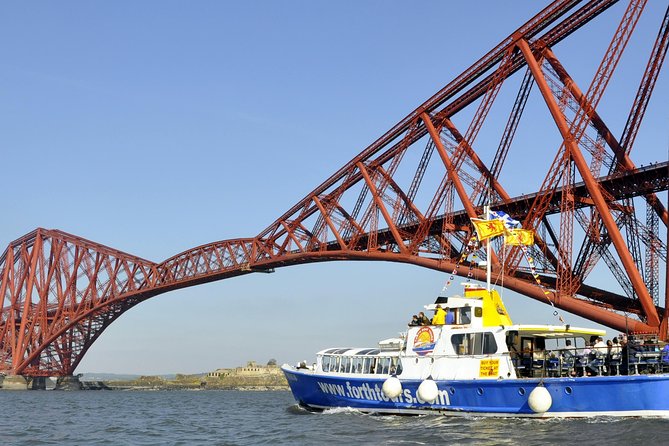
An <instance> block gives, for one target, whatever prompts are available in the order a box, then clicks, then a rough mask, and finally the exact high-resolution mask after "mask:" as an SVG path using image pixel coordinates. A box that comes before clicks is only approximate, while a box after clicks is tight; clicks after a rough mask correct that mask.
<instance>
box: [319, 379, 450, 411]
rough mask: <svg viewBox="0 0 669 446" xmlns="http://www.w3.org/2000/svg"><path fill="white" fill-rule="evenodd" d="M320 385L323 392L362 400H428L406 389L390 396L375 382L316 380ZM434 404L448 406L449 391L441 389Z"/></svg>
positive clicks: (396, 401) (410, 402) (410, 401)
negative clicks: (340, 382)
mask: <svg viewBox="0 0 669 446" xmlns="http://www.w3.org/2000/svg"><path fill="white" fill-rule="evenodd" d="M316 383H317V384H318V387H320V389H321V391H322V392H323V393H326V394H328V395H334V396H342V397H346V398H356V399H360V400H368V401H392V402H394V403H407V404H415V403H420V404H425V403H426V402H427V401H423V400H422V399H421V398H420V397H418V395H413V393H412V392H411V390H409V389H404V392H402V394H400V396H398V397H395V398H388V397H387V396H386V395H384V394H383V391H382V390H381V387H379V385H378V384H374V387H371V386H370V385H369V384H368V383H363V384H361V385H351V383H350V382H349V381H346V385H344V384H331V383H323V382H320V381H316ZM433 404H441V405H444V406H448V405H450V404H451V401H450V398H449V396H448V391H446V390H440V391H439V395H438V396H437V399H436V400H435V401H434V403H433Z"/></svg>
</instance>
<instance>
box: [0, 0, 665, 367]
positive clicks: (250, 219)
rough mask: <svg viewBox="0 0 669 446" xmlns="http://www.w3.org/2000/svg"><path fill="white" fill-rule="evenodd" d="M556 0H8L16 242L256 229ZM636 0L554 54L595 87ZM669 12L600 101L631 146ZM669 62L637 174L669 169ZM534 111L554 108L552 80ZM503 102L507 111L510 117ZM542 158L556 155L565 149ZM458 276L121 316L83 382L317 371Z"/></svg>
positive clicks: (287, 289) (534, 101)
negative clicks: (31, 235)
mask: <svg viewBox="0 0 669 446" xmlns="http://www.w3.org/2000/svg"><path fill="white" fill-rule="evenodd" d="M547 3H548V2H545V1H544V2H535V1H529V0H516V1H508V2H499V1H479V2H441V1H417V2H400V1H381V0H378V1H342V2H325V1H320V2H319V1H283V2H275V1H269V0H268V1H248V2H240V1H234V2H233V1H198V2H184V1H142V2H135V1H116V2H102V1H93V2H91V1H70V2H46V1H42V2H5V3H4V4H3V5H2V6H0V41H2V44H1V45H0V60H2V64H1V67H2V68H1V69H0V85H1V86H2V87H1V88H0V167H1V172H2V174H1V176H0V180H1V181H2V213H1V214H0V216H1V218H0V249H4V248H5V247H6V246H7V244H8V243H9V242H10V241H11V240H14V239H16V238H18V237H20V236H22V235H23V234H25V233H27V232H29V231H31V230H32V229H34V228H36V227H45V228H56V229H61V230H64V231H66V232H70V233H73V234H76V235H79V236H82V237H84V238H87V239H90V240H94V241H96V242H99V243H102V244H105V245H108V246H111V247H114V248H117V249H120V250H122V251H125V252H128V253H132V254H135V255H137V256H140V257H143V258H146V259H149V260H153V261H156V262H157V261H161V260H163V259H165V258H167V257H170V256H172V255H174V254H176V253H178V252H181V251H183V250H185V249H188V248H190V247H193V246H196V245H200V244H204V243H208V242H212V241H216V240H222V239H229V238H238V237H249V236H254V235H256V234H258V233H259V232H260V231H261V230H262V229H264V228H265V227H267V226H268V225H269V224H271V223H272V222H273V221H274V220H275V219H276V218H277V217H279V216H280V215H281V214H283V213H284V212H285V211H286V210H287V209H288V208H290V207H291V206H292V205H293V204H295V203H296V202H298V201H299V200H300V199H301V198H302V197H303V196H305V195H306V194H307V193H308V192H309V191H311V190H312V189H314V188H315V187H316V186H317V185H318V184H320V183H321V182H322V181H324V180H325V179H326V178H327V177H329V176H330V175H331V174H332V173H333V172H335V171H336V170H337V169H339V168H340V167H341V166H342V165H343V164H345V163H346V162H347V161H348V160H350V159H351V158H352V157H354V156H355V155H356V154H357V153H359V152H360V151H361V150H362V149H364V148H365V147H366V146H367V145H368V144H369V143H371V142H372V141H374V140H375V139H376V138H378V137H379V136H380V135H381V134H382V133H384V132H385V131H386V130H387V129H389V128H390V127H391V126H392V125H393V124H395V123H396V122H397V121H399V120H400V119H401V118H403V117H404V116H405V115H407V114H408V113H409V112H410V111H411V110H413V109H414V108H415V107H416V106H418V105H419V104H420V103H422V102H423V101H424V100H425V99H427V98H428V97H430V96H431V95H432V94H434V93H435V92H436V91H437V90H438V89H439V88H441V87H442V86H444V85H445V84H446V83H448V82H449V81H450V80H451V79H452V78H453V77H455V76H456V75H458V74H459V73H460V72H461V71H463V70H464V69H465V68H467V67H468V66H469V65H471V64H472V63H473V62H474V61H476V60H477V59H478V58H479V57H480V56H482V55H483V54H484V53H485V52H487V51H488V50H489V49H491V48H492V47H493V46H494V45H496V44H497V43H498V42H499V41H501V40H502V39H503V38H504V37H506V36H507V35H509V34H510V33H511V32H512V31H513V30H515V29H516V28H517V27H518V26H520V25H521V24H522V23H524V22H525V21H526V20H527V19H529V18H530V17H531V16H533V15H534V14H535V13H536V12H537V11H538V10H539V9H540V8H541V7H543V6H544V5H545V4H547ZM622 3H625V2H621V4H620V5H617V6H616V7H614V8H613V9H612V10H611V11H609V12H608V13H607V14H605V16H603V17H601V18H600V19H599V20H597V23H592V24H590V25H588V26H587V27H586V28H585V29H583V30H581V31H579V33H578V34H576V35H574V36H572V38H571V39H570V40H569V41H565V42H564V43H563V44H560V45H559V46H558V47H556V48H555V52H556V53H557V54H558V57H560V58H561V60H562V61H563V63H564V64H565V65H566V66H567V68H568V69H569V70H570V72H571V73H572V74H573V75H574V77H575V78H576V81H577V82H578V83H579V85H580V86H581V88H582V89H584V90H585V89H587V86H588V85H589V83H590V80H591V78H592V74H593V70H594V67H596V65H597V63H598V61H599V60H600V58H601V55H602V54H603V50H604V48H605V47H606V45H607V44H608V41H609V39H610V36H611V35H612V33H613V29H614V27H615V23H614V22H615V21H617V20H618V19H619V17H620V15H621V12H622V8H623V7H624V5H623V4H622ZM664 8H666V1H655V0H653V1H651V2H649V5H648V7H647V11H646V13H645V15H644V17H642V22H641V23H640V25H639V27H638V35H637V36H635V39H634V40H633V41H632V43H631V44H630V45H631V46H630V49H628V51H627V52H626V55H625V58H624V59H623V62H622V63H621V66H620V68H619V71H618V72H617V73H616V77H615V78H614V79H613V80H612V83H611V85H610V87H609V89H608V91H607V94H606V96H605V98H604V100H603V102H602V114H603V116H604V117H605V119H607V121H609V123H610V126H611V127H612V128H613V129H615V130H614V132H615V133H616V134H618V135H619V134H620V132H621V131H622V127H623V125H624V122H625V119H626V115H627V111H628V110H629V107H630V104H631V101H632V97H633V95H634V93H635V90H636V86H637V85H638V82H639V79H640V77H641V74H642V71H643V66H644V65H645V61H646V58H647V54H648V53H649V48H650V45H651V44H652V40H653V39H654V36H655V33H656V30H657V27H658V25H659V19H660V18H661V16H662V14H663V12H664ZM664 71H665V72H664V74H663V75H662V77H661V79H660V81H659V83H658V87H657V89H656V92H655V94H654V97H653V100H652V102H651V104H650V107H649V111H648V113H647V118H646V121H645V123H644V126H643V127H642V129H641V133H640V135H639V138H638V139H637V144H636V147H635V151H634V152H633V155H632V156H633V159H634V160H635V161H636V162H637V163H638V164H647V163H648V162H652V161H661V160H666V159H667V147H668V144H669V137H668V134H667V128H668V121H669V119H668V117H669V113H668V111H667V110H668V103H669V101H667V98H669V94H668V91H669V88H668V86H667V84H668V82H667V81H668V79H667V74H666V71H667V70H666V69H665V70H664ZM512 90H513V89H512ZM509 94H515V92H514V91H511V92H510V93H509ZM528 108H529V110H530V114H531V113H532V110H535V109H536V110H541V113H544V114H545V112H544V110H543V105H542V102H541V101H540V99H539V97H538V91H537V90H536V89H535V90H534V91H533V94H532V98H531V105H528ZM507 112H508V108H506V109H505V110H504V111H501V112H499V113H498V114H495V113H497V112H496V111H495V110H493V112H492V115H491V118H490V119H494V120H497V121H498V123H499V125H503V123H504V122H505V121H506V113H507ZM537 113H538V112H537ZM463 122H464V121H463ZM464 127H466V125H463V128H464ZM547 132H554V129H552V128H551V129H549V130H546V129H543V128H539V127H537V128H529V129H526V130H524V131H523V133H521V134H519V139H520V141H521V144H522V142H523V141H524V143H525V147H526V149H525V150H527V152H526V155H527V153H530V154H532V155H530V156H529V157H527V156H526V159H528V161H527V163H530V165H532V163H534V162H535V161H536V160H538V159H542V160H543V161H544V162H545V161H546V158H547V157H546V156H536V154H537V150H543V149H544V147H545V146H546V144H545V141H544V136H545V134H546V133H547ZM498 138H499V134H497V136H495V138H493V139H494V140H498ZM539 146H540V147H539ZM494 147H496V142H495V146H494ZM545 150H546V153H550V155H549V156H548V157H549V158H550V159H552V157H553V154H554V153H555V151H556V146H555V144H552V143H551V144H548V145H547V146H546V147H545ZM482 152H484V151H483V150H482ZM488 155H489V156H488V158H487V159H488V160H489V159H490V158H491V154H490V153H489V154H488ZM484 158H485V157H484ZM507 168H508V170H507V171H506V175H507V177H506V178H507V180H506V183H505V184H506V185H507V188H508V189H509V190H510V192H511V194H512V195H518V194H521V193H523V192H525V193H529V192H533V191H535V190H536V189H537V188H538V184H539V183H540V182H541V180H542V179H543V176H544V172H545V167H544V168H542V169H543V170H538V171H539V172H541V173H540V175H538V176H537V177H536V178H534V177H533V178H532V180H531V181H529V178H528V176H527V172H528V164H526V163H523V162H515V164H513V163H512V164H510V165H509V166H507ZM445 280H446V277H445V275H444V274H440V273H437V272H434V271H428V270H424V269H420V268H417V267H414V266H410V265H398V264H385V263H342V262H339V263H325V264H315V265H304V266H298V267H292V268H284V269H280V270H277V272H276V273H274V274H270V275H264V274H258V275H248V276H244V277H240V278H235V279H230V280H225V281H221V282H217V283H213V284H208V285H203V286H199V287H193V288H189V289H185V290H180V291H176V292H172V293H169V294H166V295H161V296H158V297H156V298H153V299H151V300H149V301H147V302H145V303H143V304H140V305H139V306H137V307H135V308H134V309H132V310H130V311H129V312H127V313H126V314H125V315H123V316H122V317H121V318H120V319H119V320H118V321H117V322H115V323H114V324H113V325H112V326H111V327H110V328H109V329H107V331H106V332H105V333H104V334H103V335H102V337H101V338H100V339H99V340H98V342H96V344H95V345H94V346H93V347H92V348H91V350H90V351H89V352H88V354H87V356H86V358H85V359H84V361H83V362H82V364H81V365H80V367H79V368H78V370H77V371H78V372H119V373H121V372H127V373H145V374H154V373H168V372H181V373H194V372H202V371H208V370H212V369H215V368H217V367H229V366H236V365H239V364H241V363H243V362H245V361H246V360H247V359H253V360H257V361H259V362H266V361H267V360H268V359H270V358H276V359H277V360H278V361H279V362H280V363H281V362H290V363H294V362H296V361H298V360H301V359H307V360H309V361H311V360H312V359H313V353H314V352H315V351H317V350H319V349H321V348H324V347H328V346H356V345H359V346H364V345H374V344H375V343H376V342H377V340H379V339H383V338H386V337H391V336H395V335H396V334H397V332H398V331H400V330H402V329H403V327H404V326H405V324H406V322H407V320H408V318H410V316H411V314H413V313H416V312H417V311H418V310H419V309H420V307H421V306H422V305H423V304H425V303H429V302H430V301H432V300H433V299H434V296H435V295H436V294H437V293H438V292H439V290H441V287H442V285H443V284H444V282H445ZM505 297H506V302H507V306H508V307H509V308H510V311H511V312H512V316H514V319H515V321H516V322H547V323H555V322H556V321H555V319H554V318H553V317H552V316H551V312H552V311H551V309H550V308H549V307H547V306H545V305H541V304H538V303H535V302H534V301H532V300H530V299H528V298H524V297H522V296H518V295H515V294H513V293H508V292H507V293H506V294H505ZM537 318H538V319H537ZM568 319H569V321H570V322H572V323H574V322H573V321H577V320H578V319H576V318H575V317H568Z"/></svg>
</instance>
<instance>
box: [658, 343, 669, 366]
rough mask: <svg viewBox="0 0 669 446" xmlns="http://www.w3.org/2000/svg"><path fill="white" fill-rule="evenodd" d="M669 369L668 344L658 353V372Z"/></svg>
mask: <svg viewBox="0 0 669 446" xmlns="http://www.w3.org/2000/svg"><path fill="white" fill-rule="evenodd" d="M667 369H669V344H666V345H665V346H664V347H663V348H662V350H661V351H660V370H662V371H665V370H667Z"/></svg>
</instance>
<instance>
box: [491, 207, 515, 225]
mask: <svg viewBox="0 0 669 446" xmlns="http://www.w3.org/2000/svg"><path fill="white" fill-rule="evenodd" d="M490 216H491V217H492V218H499V219H500V220H502V222H503V223H504V226H505V227H506V228H508V229H517V228H520V227H521V226H522V225H521V224H520V222H519V221H518V220H514V219H513V218H511V217H510V216H509V214H507V213H506V212H504V211H490Z"/></svg>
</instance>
